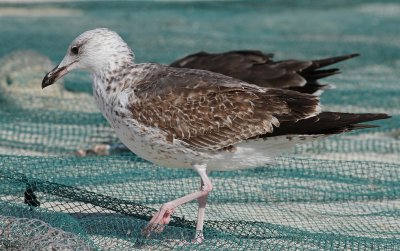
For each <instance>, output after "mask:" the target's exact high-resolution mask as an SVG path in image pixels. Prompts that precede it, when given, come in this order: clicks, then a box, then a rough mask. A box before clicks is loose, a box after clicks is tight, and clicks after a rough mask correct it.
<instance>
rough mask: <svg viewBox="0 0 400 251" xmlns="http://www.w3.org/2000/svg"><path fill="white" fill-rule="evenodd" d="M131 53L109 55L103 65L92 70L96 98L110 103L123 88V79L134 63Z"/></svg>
mask: <svg viewBox="0 0 400 251" xmlns="http://www.w3.org/2000/svg"><path fill="white" fill-rule="evenodd" d="M133 59H134V58H133V54H126V56H122V57H121V56H119V57H118V58H116V57H112V56H111V57H109V58H108V60H107V62H106V63H104V64H103V67H98V68H97V69H96V70H95V71H92V75H93V94H94V96H95V97H96V99H98V98H101V99H103V101H104V102H106V103H112V102H113V101H112V100H113V99H114V98H115V96H116V95H117V94H118V92H119V91H121V89H122V88H123V85H124V82H125V81H124V79H125V78H126V76H127V74H128V73H129V71H130V69H131V68H132V66H133V65H134V61H133Z"/></svg>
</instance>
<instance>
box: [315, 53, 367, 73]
mask: <svg viewBox="0 0 400 251" xmlns="http://www.w3.org/2000/svg"><path fill="white" fill-rule="evenodd" d="M358 56H360V54H359V53H352V54H347V55H343V56H338V57H330V58H323V59H318V60H313V61H312V64H311V66H310V67H308V68H307V70H315V69H318V68H322V67H325V66H328V65H332V64H336V63H338V62H341V61H344V60H347V59H350V58H354V57H358Z"/></svg>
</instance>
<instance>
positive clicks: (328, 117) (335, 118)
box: [265, 112, 391, 137]
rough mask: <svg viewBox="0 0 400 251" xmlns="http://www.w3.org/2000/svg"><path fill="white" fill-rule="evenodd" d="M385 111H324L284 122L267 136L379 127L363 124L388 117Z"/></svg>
mask: <svg viewBox="0 0 400 251" xmlns="http://www.w3.org/2000/svg"><path fill="white" fill-rule="evenodd" d="M388 118H391V116H390V115H388V114H385V113H364V114H362V113H340V112H322V113H320V114H318V115H316V116H314V117H310V118H307V119H303V120H299V121H297V122H294V123H293V122H282V123H281V125H280V126H279V127H277V128H275V130H274V132H273V133H272V134H269V135H265V136H266V137H272V136H279V135H289V134H294V135H296V134H297V135H299V134H308V135H315V134H325V135H332V134H338V133H342V132H348V131H352V130H357V129H366V128H373V127H378V126H377V125H369V124H362V123H364V122H369V121H375V120H381V119H388Z"/></svg>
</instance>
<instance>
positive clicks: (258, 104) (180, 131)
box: [130, 66, 319, 150]
mask: <svg viewBox="0 0 400 251" xmlns="http://www.w3.org/2000/svg"><path fill="white" fill-rule="evenodd" d="M152 72H153V74H152V75H147V77H146V79H145V80H142V81H140V84H139V85H138V86H137V87H136V88H135V89H136V90H135V96H136V98H135V100H136V102H133V103H132V104H131V106H130V110H131V111H132V115H133V118H134V119H136V120H137V121H139V122H140V123H143V124H144V125H146V126H151V127H157V128H160V129H161V130H163V131H165V132H167V135H168V136H167V138H168V139H169V140H170V141H172V139H179V140H182V141H184V142H186V143H187V144H189V145H190V146H191V147H195V148H198V149H200V150H219V149H222V148H224V147H227V146H230V145H232V144H236V143H238V142H240V141H242V140H245V139H248V138H251V137H254V136H257V135H263V134H266V133H271V132H273V127H279V124H280V123H281V122H296V121H298V120H301V119H305V118H308V117H310V116H313V115H316V114H317V113H318V112H319V101H318V98H316V97H314V96H312V95H308V94H302V93H298V92H295V91H290V90H282V89H265V88H258V87H257V86H253V85H248V84H246V83H244V82H242V81H240V80H237V79H233V78H230V77H227V76H224V75H220V74H216V73H211V72H208V71H201V70H188V69H174V68H169V67H164V68H162V67H161V66H157V71H152Z"/></svg>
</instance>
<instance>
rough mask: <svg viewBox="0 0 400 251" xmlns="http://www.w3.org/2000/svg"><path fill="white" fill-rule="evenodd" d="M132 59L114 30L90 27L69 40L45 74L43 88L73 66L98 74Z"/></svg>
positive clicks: (131, 53) (123, 42) (129, 51)
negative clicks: (65, 48) (52, 66)
mask: <svg viewBox="0 0 400 251" xmlns="http://www.w3.org/2000/svg"><path fill="white" fill-rule="evenodd" d="M133 60H134V54H133V52H132V50H131V49H130V48H129V46H128V45H127V44H126V43H125V41H124V40H123V39H122V38H121V37H120V36H119V35H118V34H117V33H116V32H114V31H111V30H109V29H106V28H99V29H94V30H89V31H86V32H84V33H82V34H81V35H79V36H78V37H77V38H75V39H74V41H72V43H71V44H70V46H69V47H68V50H67V53H66V55H65V56H64V59H63V60H62V61H61V63H60V64H59V65H58V66H57V67H55V68H54V69H53V70H51V71H50V72H49V73H47V75H46V76H45V77H44V79H43V81H42V88H45V87H46V86H49V85H52V84H53V83H54V82H56V81H57V80H58V79H59V78H61V77H62V76H64V75H66V74H67V73H68V72H70V71H72V70H75V69H77V70H84V71H89V72H90V73H92V74H93V75H97V76H99V75H101V74H103V73H104V72H107V71H112V70H116V69H118V67H122V66H124V65H126V64H131V63H133Z"/></svg>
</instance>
